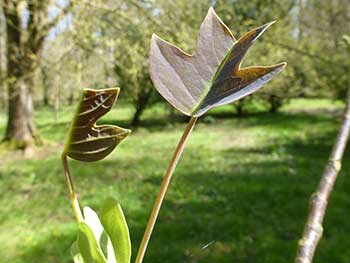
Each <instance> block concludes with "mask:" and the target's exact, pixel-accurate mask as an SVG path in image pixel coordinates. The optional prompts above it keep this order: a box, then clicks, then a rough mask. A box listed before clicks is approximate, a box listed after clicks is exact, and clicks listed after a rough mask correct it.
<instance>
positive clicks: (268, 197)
mask: <svg viewBox="0 0 350 263" xmlns="http://www.w3.org/2000/svg"><path fill="white" fill-rule="evenodd" d="M273 116H274V117H271V115H270V114H258V115H254V116H249V117H247V120H246V121H245V122H244V124H242V125H247V126H249V125H257V126H260V125H261V126H269V125H271V126H272V127H271V128H272V129H279V128H280V127H286V126H287V127H289V128H291V127H292V129H300V128H302V127H303V125H306V124H308V125H310V123H321V125H327V124H329V123H333V122H337V121H336V120H334V119H333V118H332V116H328V115H324V116H323V115H321V116H311V115H308V116H305V115H299V114H283V113H281V114H277V115H273ZM149 121H150V123H149V124H147V125H152V126H155V128H154V129H155V130H157V129H164V126H163V125H166V123H167V122H168V120H162V121H159V122H158V126H157V125H154V124H151V123H152V120H149ZM220 121H221V120H220ZM224 121H227V122H231V121H232V120H231V119H230V120H224ZM233 121H235V120H233ZM116 124H117V125H120V126H122V125H123V124H121V123H120V122H116ZM126 127H127V126H126ZM144 127H148V126H144ZM334 138H335V131H328V130H327V131H326V132H323V133H322V134H313V135H310V136H309V137H308V138H307V139H294V140H293V139H288V140H280V141H277V142H276V143H273V144H270V145H269V146H266V147H263V148H251V149H250V148H244V149H241V148H238V149H236V148H229V149H224V150H219V151H217V152H214V153H206V154H202V153H201V152H200V151H198V149H196V148H187V149H186V151H185V152H186V154H185V155H184V157H183V159H182V161H181V163H180V165H179V167H178V169H177V172H176V176H175V178H174V180H173V182H172V185H171V188H170V191H169V193H168V195H167V199H166V201H165V203H164V206H163V209H162V211H161V214H160V218H159V221H158V224H157V225H156V228H155V232H154V234H153V237H152V240H151V242H150V246H149V250H148V252H147V255H146V259H145V261H144V263H197V262H200V263H213V262H215V263H231V262H237V263H243V262H244V263H287V262H293V258H294V255H295V252H296V246H297V240H298V238H299V237H300V235H301V232H302V228H303V225H304V223H305V219H306V215H307V209H308V205H307V204H308V199H309V197H310V195H311V193H312V192H313V191H314V190H315V188H316V186H317V184H318V181H319V178H320V176H321V174H322V171H323V168H324V165H325V163H326V160H327V158H328V155H329V153H330V149H331V147H332V144H333V141H334ZM207 154H208V155H209V157H211V156H215V155H218V156H220V159H223V160H225V162H223V164H222V165H220V166H216V165H214V164H213V163H208V162H207V160H206V159H205V158H208V156H207ZM349 154H350V152H349V147H348V149H347V152H346V155H345V156H349ZM192 156H197V157H196V158H191V157H192ZM243 156H249V158H248V159H242V157H243ZM258 156H260V158H262V159H256V158H257V157H258ZM124 161H125V162H124ZM124 161H123V162H120V164H118V165H119V166H118V167H116V169H114V168H113V167H115V160H105V161H104V162H101V163H96V164H94V173H95V174H96V175H100V174H103V176H101V177H99V176H96V177H94V179H89V178H86V174H89V172H88V171H89V169H91V167H92V166H89V165H86V166H84V167H81V165H77V164H76V163H72V170H74V171H75V172H74V173H73V175H74V177H75V178H76V179H77V181H78V182H79V187H80V188H83V189H84V187H85V186H86V187H87V186H88V185H89V184H93V185H94V187H95V188H97V189H98V188H99V187H101V188H107V187H109V186H110V185H111V184H112V183H113V182H114V184H115V185H116V187H117V188H118V189H119V190H118V191H120V192H121V193H124V192H125V194H127V195H130V196H133V195H135V196H136V197H134V198H135V199H137V200H138V201H139V202H140V203H141V204H142V205H140V206H139V207H137V208H128V207H125V210H126V212H127V213H126V215H127V220H128V222H129V227H130V230H131V235H132V239H133V252H134V253H133V254H134V256H135V254H136V251H137V247H138V244H139V242H140V240H141V237H142V234H143V230H144V226H145V225H146V222H147V219H148V215H149V212H150V210H151V206H152V202H153V200H154V197H155V195H156V192H157V190H158V187H159V184H160V182H161V179H162V175H160V174H158V173H154V171H153V169H152V167H148V166H149V165H150V164H152V163H155V162H157V160H156V159H155V158H153V157H152V156H151V155H150V156H149V157H145V156H142V157H139V158H135V157H133V158H131V157H130V158H129V159H128V158H127V159H126V160H124ZM133 165H137V166H139V167H144V169H143V170H142V171H136V170H135V171H133V170H132V167H133ZM162 165H163V164H162ZM52 166H55V164H54V163H51V167H50V166H49V165H48V166H45V167H42V168H41V169H42V170H39V171H38V173H40V174H43V175H44V174H47V173H49V171H50V169H52ZM79 167H80V168H79ZM78 168H79V170H78ZM108 168H109V169H108ZM349 168H350V167H349V162H346V161H344V166H343V170H342V173H341V174H340V176H339V180H338V181H337V184H336V186H335V190H334V192H333V194H332V196H331V200H330V203H329V209H328V212H327V216H326V221H325V233H324V238H323V239H322V241H321V243H320V246H319V249H318V250H317V255H316V258H315V262H318V263H329V262H337V263H346V262H348V258H350V250H349V245H350V244H349V241H348V233H350V223H349V220H348V217H347V216H346V215H345V214H344V211H345V209H347V208H348V207H350V199H349V198H348V196H349V190H348V189H350V178H349V177H348V176H345V174H346V171H349ZM124 169H125V170H126V169H128V170H129V171H130V170H131V172H130V174H128V176H131V175H132V176H135V177H133V178H132V179H130V178H129V179H128V182H127V183H123V182H122V181H123V179H124V174H123V172H122V171H123V170H124ZM164 169H165V167H164ZM140 172H142V173H144V174H143V175H142V176H139V175H138V173H140ZM90 173H91V172H90ZM78 179H79V180H78ZM56 180H57V181H56ZM58 180H60V182H61V183H58ZM116 181H117V182H116ZM52 183H53V184H55V185H56V187H57V185H60V187H62V189H63V188H64V183H63V175H62V178H59V179H53V181H52ZM119 183H120V185H117V184H119ZM134 184H135V186H133V187H134V188H132V191H135V193H132V192H131V193H126V192H127V191H129V190H125V189H128V188H129V187H130V185H134ZM137 189H139V191H137ZM136 191H137V192H136ZM94 194H98V195H103V194H100V193H90V194H89V195H86V196H85V197H86V200H89V201H92V204H97V205H98V204H99V202H100V200H99V199H98V197H95V198H94V197H92V196H93V195H94ZM126 199H127V197H125V200H126ZM60 233H61V234H60V236H57V234H51V233H50V234H48V235H45V236H44V237H43V238H42V239H41V240H40V242H38V243H37V244H36V245H34V246H32V247H31V248H28V249H26V250H24V251H23V253H22V255H21V257H20V260H22V261H19V262H60V263H62V262H63V263H64V262H71V261H69V257H68V256H69V247H70V245H71V243H72V242H73V240H74V238H75V233H74V230H73V229H72V228H71V229H69V228H68V229H65V230H62V231H61V230H60ZM67 255H68V256H67ZM16 263H17V262H16Z"/></svg>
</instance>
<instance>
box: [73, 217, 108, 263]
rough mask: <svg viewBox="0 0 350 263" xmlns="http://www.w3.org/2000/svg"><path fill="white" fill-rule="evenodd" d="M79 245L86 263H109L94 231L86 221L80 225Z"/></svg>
mask: <svg viewBox="0 0 350 263" xmlns="http://www.w3.org/2000/svg"><path fill="white" fill-rule="evenodd" d="M77 244H78V249H79V251H80V253H81V255H82V257H83V259H84V262H85V263H107V260H106V258H105V256H104V255H103V252H102V250H101V247H100V245H99V242H98V241H97V240H96V237H95V235H94V232H93V230H92V229H91V228H90V227H89V225H88V224H87V223H86V222H84V221H83V222H81V223H79V232H78V241H77Z"/></svg>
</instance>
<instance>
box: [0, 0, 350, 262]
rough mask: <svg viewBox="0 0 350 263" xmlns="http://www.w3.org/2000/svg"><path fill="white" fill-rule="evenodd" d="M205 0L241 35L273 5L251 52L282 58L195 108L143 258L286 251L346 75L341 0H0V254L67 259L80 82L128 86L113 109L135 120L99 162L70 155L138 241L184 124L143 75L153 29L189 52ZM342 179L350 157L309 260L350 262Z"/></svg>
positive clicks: (112, 118) (88, 191) (346, 31)
mask: <svg viewBox="0 0 350 263" xmlns="http://www.w3.org/2000/svg"><path fill="white" fill-rule="evenodd" d="M211 5H213V6H214V8H215V11H216V12H217V13H218V15H219V16H220V17H221V18H222V19H223V21H224V22H225V24H226V25H228V27H229V28H230V29H231V31H232V33H233V34H234V36H235V37H236V38H238V37H239V36H241V35H242V34H243V33H245V32H247V31H248V30H250V29H252V28H254V27H257V26H260V25H262V24H265V23H267V22H270V21H272V20H277V23H276V24H274V25H273V26H272V27H271V28H269V30H268V31H267V32H266V33H265V34H264V36H263V37H262V39H260V40H259V41H258V42H257V43H256V44H255V45H254V46H253V47H252V48H251V49H250V50H249V52H248V54H247V57H246V58H245V60H244V65H270V64H274V63H278V62H281V61H287V62H288V67H287V68H286V69H285V70H284V72H283V73H281V75H279V76H278V77H276V78H275V79H274V80H273V81H271V82H270V83H269V84H268V85H266V87H264V88H263V89H262V90H261V91H259V92H257V93H256V94H254V95H252V96H249V97H247V98H245V99H243V100H240V101H238V102H235V103H233V104H231V105H228V106H225V107H221V108H219V109H216V110H213V111H211V112H209V114H208V115H207V116H206V117H204V118H202V120H201V122H200V125H199V128H198V132H197V130H195V133H194V135H193V137H192V138H191V139H190V143H189V148H188V149H186V151H187V154H186V151H185V154H184V157H183V159H182V161H181V164H180V166H179V168H178V170H177V174H176V176H175V177H176V179H175V180H174V185H173V186H172V188H171V190H170V193H169V195H168V197H167V202H166V204H165V205H164V208H163V209H164V210H163V212H162V213H161V218H160V222H161V223H160V224H159V225H158V226H157V227H156V228H157V230H156V232H155V233H154V236H153V240H152V241H151V246H150V249H149V253H148V255H147V257H146V260H145V263H147V262H152V263H156V262H169V263H174V262H220V263H221V262H269V263H275V262H276V263H277V262H292V259H293V256H294V254H295V250H296V244H297V240H298V238H299V236H300V234H301V231H302V227H303V223H304V220H305V218H306V213H307V203H308V201H307V200H308V197H309V195H310V194H311V193H312V191H313V189H314V188H315V186H316V183H317V181H318V178H319V176H320V175H321V172H322V169H323V166H324V164H325V161H326V159H327V155H328V152H329V150H330V147H331V144H332V141H333V139H334V136H335V133H336V130H337V128H338V125H339V116H340V113H341V110H342V108H343V106H344V104H343V101H344V98H345V92H346V90H347V87H348V85H349V67H350V64H349V63H350V58H349V53H348V52H347V51H346V47H345V45H344V43H343V41H342V37H343V36H344V35H350V3H349V1H348V0H330V1H326V0H251V1H244V0H226V1H220V0H218V1H205V0H203V1H198V0H177V1H165V0H144V1H137V0H127V1H119V0H105V1H102V0H93V1H88V0H40V1H39V0H0V132H1V136H2V138H3V141H2V143H1V144H0V158H1V159H0V182H1V184H0V243H1V244H3V245H2V247H1V248H0V255H1V258H2V259H1V260H0V261H1V262H16V263H17V262H26V263H28V262H60V263H62V262H70V259H69V258H70V257H69V247H70V244H71V243H72V242H73V240H74V238H75V233H76V226H75V223H74V220H73V217H72V213H71V212H70V210H69V209H70V207H69V204H68V201H67V197H66V195H67V194H66V189H65V182H64V178H63V173H62V168H61V166H60V163H59V153H60V152H61V150H62V145H63V142H64V138H65V132H66V131H67V128H68V125H69V122H70V119H71V117H72V115H73V112H74V105H75V104H76V103H77V101H78V99H79V97H80V94H81V90H82V89H83V88H107V87H114V86H119V87H121V93H120V96H119V99H118V101H117V104H116V106H115V110H113V111H112V112H111V114H110V115H108V116H107V117H106V118H105V119H104V120H105V121H108V122H110V123H113V124H116V125H120V126H122V127H125V128H133V130H134V132H133V134H132V135H131V136H130V138H128V139H127V141H125V143H124V142H123V144H122V145H121V146H120V149H119V150H117V151H116V153H114V154H113V155H112V156H111V157H109V158H108V159H106V160H104V161H101V162H100V163H98V164H81V163H78V162H72V165H73V167H72V173H73V176H74V175H75V176H76V178H75V181H76V183H77V188H78V192H80V193H81V199H82V200H83V201H82V202H83V204H89V205H92V206H93V207H96V208H98V205H99V203H100V201H101V200H102V199H104V197H105V196H106V195H113V196H116V197H118V198H119V201H120V202H121V203H122V205H123V207H124V210H125V211H126V216H127V219H128V221H129V227H130V228H131V233H132V239H133V246H134V250H136V247H137V245H138V242H139V240H140V238H141V235H142V231H143V228H144V225H145V223H146V220H147V216H148V214H149V211H150V209H151V205H152V202H153V199H154V196H155V194H156V189H157V187H158V185H159V184H160V180H161V178H162V174H163V171H164V170H165V167H166V163H167V161H168V158H170V154H171V152H172V150H173V148H174V147H175V144H176V141H177V140H178V138H179V137H180V134H181V130H182V129H183V126H184V122H183V121H184V118H183V117H182V116H181V115H180V114H179V113H178V112H175V111H174V110H173V109H172V107H170V106H169V105H167V104H166V103H165V102H164V100H163V99H162V98H161V97H160V96H159V95H158V94H157V93H156V91H155V89H154V88H153V86H152V82H151V80H150V78H149V73H148V53H149V44H150V39H151V35H152V33H157V34H158V35H159V36H161V37H162V38H164V39H166V40H167V41H169V42H171V43H174V44H175V45H177V46H179V47H181V48H182V49H183V50H185V51H186V52H188V53H193V52H194V51H195V49H196V41H197V34H198V30H199V26H200V23H201V21H202V20H203V18H204V17H205V15H206V12H207V10H208V8H209V6H211ZM14 149H19V150H20V151H14ZM167 156H168V157H167ZM347 156H349V154H348V153H347ZM343 170H344V171H349V164H348V163H345V167H344V169H343ZM347 175H348V174H347ZM349 184H350V181H349V178H348V176H347V177H346V176H345V172H343V173H342V174H341V175H340V179H339V182H338V183H337V185H336V192H335V194H334V197H332V200H331V203H330V207H331V208H330V211H329V215H328V218H326V220H327V221H326V232H325V234H324V240H323V241H322V242H321V246H320V249H319V251H318V254H317V257H316V260H317V261H316V262H324V263H329V262H337V263H338V262H339V263H340V262H344V263H345V262H348V258H349V257H350V250H349V242H348V238H347V236H348V235H347V234H346V233H349V232H350V224H349V220H346V217H345V214H346V209H347V208H348V207H349V205H350V203H349V198H348V196H349V190H348V189H350V188H349ZM112 186H113V187H112ZM97 210H98V209H97ZM328 231H329V232H328Z"/></svg>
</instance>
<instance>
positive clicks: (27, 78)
mask: <svg viewBox="0 0 350 263" xmlns="http://www.w3.org/2000/svg"><path fill="white" fill-rule="evenodd" d="M55 4H56V3H55V2H51V1H39V0H27V1H23V0H4V1H2V9H3V13H4V18H5V24H6V57H7V71H6V81H7V84H8V100H9V101H8V122H7V129H6V133H5V137H4V140H5V141H10V142H11V144H12V145H13V146H14V147H15V148H23V149H26V148H28V147H29V146H31V145H33V144H40V142H41V140H40V137H39V135H38V133H37V131H36V127H35V122H34V105H33V99H32V95H33V89H34V75H35V73H36V70H37V68H38V65H39V63H40V59H41V55H42V50H43V46H44V42H45V39H46V37H47V36H48V34H49V32H50V30H51V29H52V28H53V27H55V26H56V25H57V24H58V23H59V21H60V20H61V18H62V17H63V16H65V15H66V14H67V13H68V12H69V10H70V8H71V6H72V2H70V3H69V4H67V5H66V6H65V7H61V6H59V5H58V6H59V7H60V8H62V10H61V11H60V12H59V14H58V15H56V16H55V17H54V18H52V19H50V12H49V7H52V6H54V5H55ZM55 6H56V5H55Z"/></svg>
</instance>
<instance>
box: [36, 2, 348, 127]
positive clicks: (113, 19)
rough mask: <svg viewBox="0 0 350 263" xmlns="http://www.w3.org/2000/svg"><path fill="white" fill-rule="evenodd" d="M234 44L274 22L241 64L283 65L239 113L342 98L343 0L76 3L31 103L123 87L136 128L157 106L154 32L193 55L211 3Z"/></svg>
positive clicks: (52, 38)
mask: <svg viewBox="0 0 350 263" xmlns="http://www.w3.org/2000/svg"><path fill="white" fill-rule="evenodd" d="M213 4H214V8H215V10H216V12H217V13H218V15H219V16H220V17H221V18H222V19H223V20H224V22H225V23H226V24H227V25H228V26H229V27H230V29H231V31H232V32H233V34H234V35H235V37H236V38H238V37H239V36H241V35H242V34H243V33H244V32H246V31H248V30H250V29H252V28H254V27H256V26H260V25H262V24H265V23H267V22H270V21H272V20H277V23H276V24H275V25H273V26H272V27H271V28H270V29H269V31H268V32H267V33H266V34H265V35H264V36H263V38H262V40H260V41H259V45H256V46H254V47H252V48H251V50H250V51H249V52H248V54H247V57H246V58H245V61H244V65H246V66H248V65H259V64H265V65H270V64H272V63H277V62H280V61H287V62H288V64H289V65H288V67H287V69H286V70H285V71H284V72H283V73H282V75H281V76H280V77H279V78H276V79H275V80H273V81H272V82H271V83H269V84H268V85H266V87H265V88H263V89H262V90H261V91H260V92H258V93H257V94H255V95H253V96H251V97H249V98H247V99H245V100H243V101H240V102H236V103H235V104H234V107H235V108H236V111H237V112H238V113H243V112H245V111H248V109H249V108H250V107H251V105H250V104H252V103H253V104H256V103H260V104H261V105H263V107H265V108H266V110H270V111H272V112H273V111H277V110H278V109H279V108H280V107H281V106H282V105H283V104H285V103H287V102H288V101H289V100H290V99H291V98H295V97H320V98H342V97H344V94H345V90H346V86H347V81H348V80H347V75H348V68H347V63H348V56H347V53H346V52H347V51H346V48H345V44H344V41H342V36H343V35H349V33H350V32H349V30H350V29H349V26H348V24H349V22H350V17H349V16H350V15H349V13H350V12H349V7H348V1H347V0H331V1H318V0H268V1H266V0H251V1H244V0H222V1H209V0H205V1H196V0H179V1H166V0H141V1H140V0H128V1H122V0H113V1H112V0H92V1H86V0H76V1H74V8H73V10H72V11H71V13H70V14H69V15H68V17H67V18H66V19H65V20H64V23H60V24H59V26H57V27H56V28H55V29H54V30H52V32H51V33H50V35H49V37H47V39H46V42H45V50H44V52H43V59H42V63H41V70H40V71H39V72H38V74H37V85H36V90H35V95H36V101H37V103H38V102H41V101H43V102H44V103H45V104H51V105H55V106H56V108H58V107H59V105H60V103H65V104H66V103H68V104H71V103H72V102H73V101H74V100H76V99H77V97H78V96H77V95H78V94H79V93H80V89H82V88H106V87H111V86H115V85H117V86H120V87H121V88H122V92H121V97H120V98H121V100H124V101H129V102H132V103H133V105H134V118H133V121H132V122H133V124H135V125H137V124H138V122H139V119H140V116H141V114H142V113H143V112H144V109H145V108H146V107H147V106H149V105H150V104H153V103H155V102H159V101H160V100H159V95H158V94H157V93H156V92H155V90H154V89H153V87H152V82H151V80H150V77H149V74H148V53H149V44H150V39H151V35H152V33H157V34H158V35H159V36H160V37H162V38H164V39H166V40H168V41H169V42H171V43H174V44H175V45H178V46H179V47H181V48H182V49H183V50H185V51H186V52H188V53H193V52H194V51H195V50H196V42H197V34H198V29H199V25H200V23H201V21H202V20H203V18H204V17H205V15H206V12H207V10H208V8H209V6H210V5H213Z"/></svg>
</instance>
